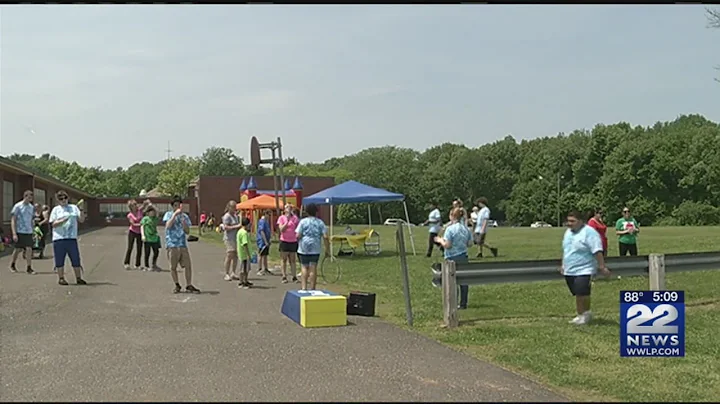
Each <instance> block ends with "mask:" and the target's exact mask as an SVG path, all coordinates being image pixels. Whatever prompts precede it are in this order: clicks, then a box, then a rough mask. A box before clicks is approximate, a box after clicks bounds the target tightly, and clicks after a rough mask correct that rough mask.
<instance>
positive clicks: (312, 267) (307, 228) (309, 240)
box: [295, 203, 331, 290]
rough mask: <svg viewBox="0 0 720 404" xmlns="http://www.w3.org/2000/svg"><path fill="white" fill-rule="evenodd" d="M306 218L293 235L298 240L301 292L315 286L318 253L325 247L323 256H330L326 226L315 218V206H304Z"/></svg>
mask: <svg viewBox="0 0 720 404" xmlns="http://www.w3.org/2000/svg"><path fill="white" fill-rule="evenodd" d="M305 212H306V213H307V217H304V218H303V219H302V220H300V223H298V227H297V228H296V229H295V234H296V235H297V238H298V251H297V254H298V258H300V266H301V267H302V273H301V276H300V287H301V288H302V290H315V286H316V285H317V265H318V262H319V261H320V252H321V251H322V247H323V244H324V245H325V256H326V257H329V256H330V253H331V251H330V239H329V238H328V231H327V226H325V223H324V222H323V221H322V220H320V219H318V218H317V213H318V208H317V205H315V204H312V203H311V204H308V205H307V206H305Z"/></svg>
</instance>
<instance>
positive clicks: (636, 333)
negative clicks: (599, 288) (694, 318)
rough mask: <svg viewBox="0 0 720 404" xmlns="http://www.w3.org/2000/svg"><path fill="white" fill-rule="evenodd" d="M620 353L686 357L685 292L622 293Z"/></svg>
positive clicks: (645, 291)
mask: <svg viewBox="0 0 720 404" xmlns="http://www.w3.org/2000/svg"><path fill="white" fill-rule="evenodd" d="M620 356H628V357H683V356H685V292H683V291H647V290H643V291H622V292H620Z"/></svg>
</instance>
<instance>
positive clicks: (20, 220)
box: [10, 190, 35, 275]
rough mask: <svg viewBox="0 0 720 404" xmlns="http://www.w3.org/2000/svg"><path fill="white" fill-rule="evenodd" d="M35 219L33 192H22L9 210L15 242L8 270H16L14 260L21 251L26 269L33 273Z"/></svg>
mask: <svg viewBox="0 0 720 404" xmlns="http://www.w3.org/2000/svg"><path fill="white" fill-rule="evenodd" d="M34 219H35V205H33V192H32V191H29V190H28V191H25V192H23V199H22V200H21V201H20V202H18V203H16V204H15V205H14V206H13V207H12V210H10V229H11V230H12V239H13V243H14V244H15V251H13V255H12V261H11V262H10V271H11V272H17V267H16V266H15V262H17V259H18V256H19V255H20V254H21V253H25V262H26V263H27V268H26V271H27V273H28V274H30V275H32V274H34V273H35V271H33V269H32V246H33V243H34V241H33V228H34V227H35V226H34V224H33V221H34Z"/></svg>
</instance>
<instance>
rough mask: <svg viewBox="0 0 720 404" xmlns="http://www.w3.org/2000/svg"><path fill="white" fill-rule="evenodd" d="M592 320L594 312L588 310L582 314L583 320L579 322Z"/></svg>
mask: <svg viewBox="0 0 720 404" xmlns="http://www.w3.org/2000/svg"><path fill="white" fill-rule="evenodd" d="M591 320H592V312H591V311H590V310H588V311H586V312H585V313H583V314H582V316H581V322H580V323H579V324H588V323H590V321H591Z"/></svg>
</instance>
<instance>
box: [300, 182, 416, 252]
mask: <svg viewBox="0 0 720 404" xmlns="http://www.w3.org/2000/svg"><path fill="white" fill-rule="evenodd" d="M395 201H397V202H402V203H403V208H404V209H405V224H406V225H407V226H408V231H409V232H410V241H411V244H412V249H413V254H416V252H415V240H414V239H413V236H412V227H411V226H410V217H409V215H408V210H407V204H406V203H405V195H403V194H396V193H394V192H390V191H387V190H385V189H381V188H375V187H371V186H370V185H365V184H362V183H360V182H357V181H346V182H343V183H342V184H339V185H335V186H334V187H331V188H328V189H325V190H322V191H320V192H318V193H316V194H313V195H310V196H306V197H305V198H303V205H306V204H309V203H314V204H315V205H330V234H331V235H332V232H333V217H334V212H333V206H335V205H344V204H350V203H367V204H368V221H369V224H370V225H372V219H371V217H370V205H369V204H370V203H376V202H395Z"/></svg>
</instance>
